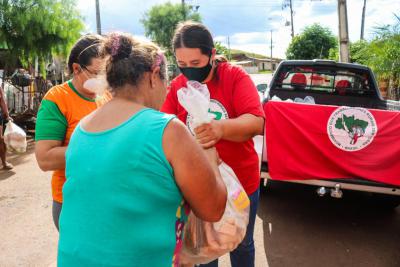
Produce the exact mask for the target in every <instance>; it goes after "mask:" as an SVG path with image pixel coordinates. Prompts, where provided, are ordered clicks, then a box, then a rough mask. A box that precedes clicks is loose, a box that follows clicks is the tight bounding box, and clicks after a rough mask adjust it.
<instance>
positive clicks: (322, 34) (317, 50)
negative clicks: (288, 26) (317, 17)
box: [286, 24, 337, 59]
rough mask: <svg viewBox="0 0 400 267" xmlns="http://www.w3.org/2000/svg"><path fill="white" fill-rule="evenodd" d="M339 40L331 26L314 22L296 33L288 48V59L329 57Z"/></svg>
mask: <svg viewBox="0 0 400 267" xmlns="http://www.w3.org/2000/svg"><path fill="white" fill-rule="evenodd" d="M336 46H337V40H336V38H335V36H334V35H333V34H332V32H331V31H330V30H329V28H326V27H322V26H321V25H319V24H313V25H311V26H308V27H306V28H305V29H304V31H303V32H302V33H301V34H299V35H296V36H295V37H294V38H293V40H292V42H291V43H290V44H289V47H288V49H287V50H286V57H287V59H317V58H318V59H327V58H329V50H330V49H332V48H335V47H336Z"/></svg>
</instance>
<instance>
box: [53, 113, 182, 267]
mask: <svg viewBox="0 0 400 267" xmlns="http://www.w3.org/2000/svg"><path fill="white" fill-rule="evenodd" d="M173 118H174V117H173V116H171V115H166V114H164V113H161V112H158V111H155V110H152V109H142V110H140V111H139V112H137V113H136V114H135V115H133V116H132V117H131V118H130V119H129V120H127V121H126V122H124V123H122V124H121V125H119V126H117V127H115V128H112V129H110V130H107V131H103V132H98V133H91V132H87V131H85V130H84V129H82V128H81V126H80V125H78V126H77V128H76V130H75V132H74V133H73V135H72V137H71V140H70V143H69V145H68V149H67V152H66V177H67V180H66V182H65V184H64V187H63V198H64V201H63V206H62V211H61V216H60V239H59V246H58V266H68V267H70V266H85V267H86V266H141V267H143V266H178V261H179V259H178V255H179V253H178V252H179V251H180V248H181V246H182V234H183V231H182V230H183V226H184V223H185V221H186V219H187V213H188V210H187V209H186V208H185V207H184V202H183V197H182V194H181V192H180V190H179V188H178V186H177V184H176V182H175V178H174V174H173V170H172V168H171V166H170V164H169V162H168V161H167V159H166V157H165V154H164V151H163V148H162V137H163V133H164V129H165V127H166V126H167V124H168V123H169V121H170V120H171V119H173Z"/></svg>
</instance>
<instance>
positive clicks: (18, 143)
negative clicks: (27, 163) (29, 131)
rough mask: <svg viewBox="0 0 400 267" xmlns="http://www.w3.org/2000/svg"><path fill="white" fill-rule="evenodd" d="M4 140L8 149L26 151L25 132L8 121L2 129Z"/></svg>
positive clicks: (19, 151)
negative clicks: (4, 128) (3, 129)
mask: <svg viewBox="0 0 400 267" xmlns="http://www.w3.org/2000/svg"><path fill="white" fill-rule="evenodd" d="M4 142H5V144H6V146H7V149H8V150H9V151H15V152H18V153H24V152H25V151H26V146H27V143H26V133H25V132H24V130H22V129H21V128H20V127H19V126H18V125H16V124H15V123H13V122H12V121H9V122H8V123H7V124H6V130H5V131H4Z"/></svg>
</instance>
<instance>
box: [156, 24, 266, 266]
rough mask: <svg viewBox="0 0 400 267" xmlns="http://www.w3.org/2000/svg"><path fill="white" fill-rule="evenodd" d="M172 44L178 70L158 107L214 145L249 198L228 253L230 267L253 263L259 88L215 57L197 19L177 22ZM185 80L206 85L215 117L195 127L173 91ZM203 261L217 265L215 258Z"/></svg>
mask: <svg viewBox="0 0 400 267" xmlns="http://www.w3.org/2000/svg"><path fill="white" fill-rule="evenodd" d="M173 48H174V52H175V57H176V61H177V63H178V67H179V69H180V71H181V74H180V75H179V76H178V77H176V78H175V79H174V80H173V81H172V82H171V85H170V88H169V90H168V94H167V98H166V100H165V103H164V105H163V107H162V109H161V110H162V111H163V112H166V113H170V114H175V115H177V116H178V118H179V119H180V120H181V121H183V122H184V123H186V125H187V126H188V127H189V129H190V130H191V132H192V133H193V134H194V135H195V136H196V139H197V141H198V142H199V143H200V144H201V145H202V146H203V147H204V148H209V147H213V146H215V147H216V148H217V151H218V153H219V156H220V158H221V159H222V160H223V161H224V162H225V163H227V164H228V165H229V166H230V167H231V168H232V169H233V170H234V172H235V174H236V176H237V177H238V178H239V180H240V182H241V183H242V185H243V187H244V189H245V190H246V192H247V194H248V195H249V198H250V203H251V204H250V219H249V225H248V227H247V232H246V237H245V238H244V240H243V242H242V243H241V244H240V245H239V246H238V248H237V249H235V250H234V251H232V252H231V254H230V256H231V264H232V266H233V267H236V266H240V267H247V266H249V267H250V266H254V255H255V249H254V240H253V232H254V222H255V217H256V213H257V206H258V197H259V184H260V169H259V159H258V156H257V153H256V151H255V149H254V143H253V140H252V138H253V137H254V136H255V135H260V134H263V128H264V113H263V109H262V106H261V103H260V99H259V96H258V93H257V89H256V87H255V85H254V83H253V82H252V80H251V78H250V77H249V75H248V74H247V73H246V72H245V71H244V70H243V69H242V68H240V67H237V66H233V65H231V64H229V63H228V62H226V59H223V58H221V57H218V56H216V49H215V48H214V41H213V38H212V36H211V33H210V31H209V30H208V29H207V28H206V27H205V26H204V25H202V24H200V23H194V22H185V23H183V24H181V25H179V26H178V28H177V29H176V31H175V35H174V38H173ZM188 80H195V81H198V82H201V83H204V84H206V85H207V87H208V90H209V91H210V98H211V103H210V109H209V113H211V114H213V116H214V120H212V121H211V122H210V123H206V124H203V125H200V126H198V127H197V128H194V127H193V125H192V118H191V117H190V115H188V113H187V112H186V110H185V109H184V108H183V107H182V106H181V105H180V104H179V102H178V98H177V91H178V90H179V89H181V88H182V87H186V82H187V81H188ZM205 266H218V260H216V261H214V262H211V263H209V264H207V265H205Z"/></svg>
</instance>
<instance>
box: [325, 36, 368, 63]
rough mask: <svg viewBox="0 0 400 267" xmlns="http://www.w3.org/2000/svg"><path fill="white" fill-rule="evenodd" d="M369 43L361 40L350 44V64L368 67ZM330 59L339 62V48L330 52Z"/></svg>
mask: <svg viewBox="0 0 400 267" xmlns="http://www.w3.org/2000/svg"><path fill="white" fill-rule="evenodd" d="M368 47H369V43H368V42H367V41H365V40H359V41H357V42H354V43H350V62H351V63H358V64H363V65H366V64H367V61H368V57H369V56H368ZM329 59H332V60H335V61H339V48H338V47H335V48H331V49H330V50H329Z"/></svg>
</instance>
